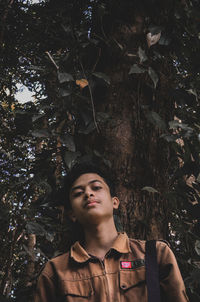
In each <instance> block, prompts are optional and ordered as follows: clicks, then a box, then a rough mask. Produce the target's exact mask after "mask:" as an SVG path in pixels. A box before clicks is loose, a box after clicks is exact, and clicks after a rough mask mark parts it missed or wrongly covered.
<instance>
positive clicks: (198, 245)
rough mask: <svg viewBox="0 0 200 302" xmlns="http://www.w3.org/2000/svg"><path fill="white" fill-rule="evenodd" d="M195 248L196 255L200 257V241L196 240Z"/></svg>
mask: <svg viewBox="0 0 200 302" xmlns="http://www.w3.org/2000/svg"><path fill="white" fill-rule="evenodd" d="M194 248H195V251H196V253H197V254H198V255H199V256H200V240H196V242H195V246H194Z"/></svg>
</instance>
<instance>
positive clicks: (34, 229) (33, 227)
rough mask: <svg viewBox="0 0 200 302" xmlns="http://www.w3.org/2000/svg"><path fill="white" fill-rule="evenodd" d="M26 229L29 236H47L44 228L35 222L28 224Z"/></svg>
mask: <svg viewBox="0 0 200 302" xmlns="http://www.w3.org/2000/svg"><path fill="white" fill-rule="evenodd" d="M25 228H26V230H27V233H28V234H35V235H45V233H46V231H45V229H44V227H43V226H42V225H40V224H39V223H37V222H35V221H29V222H27V224H26V227H25Z"/></svg>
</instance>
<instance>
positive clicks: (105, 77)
mask: <svg viewBox="0 0 200 302" xmlns="http://www.w3.org/2000/svg"><path fill="white" fill-rule="evenodd" d="M93 75H94V76H95V77H97V78H99V79H102V80H104V81H105V82H106V83H107V84H108V85H110V78H109V76H107V75H106V74H105V73H102V72H93Z"/></svg>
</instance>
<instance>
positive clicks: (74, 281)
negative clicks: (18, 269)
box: [34, 233, 188, 302]
mask: <svg viewBox="0 0 200 302" xmlns="http://www.w3.org/2000/svg"><path fill="white" fill-rule="evenodd" d="M156 244H157V245H156V247H157V259H158V263H159V270H160V286H161V294H162V299H161V301H165V302H186V301H188V298H187V296H186V293H185V287H184V284H183V280H182V277H181V274H180V271H179V268H178V266H177V262H176V259H175V256H174V254H173V252H172V251H171V249H170V248H169V247H168V245H167V244H166V243H165V242H162V241H157V243H156ZM144 258H145V241H141V240H134V239H129V238H128V237H127V235H126V234H125V233H120V234H119V236H118V237H117V239H116V241H115V242H114V244H113V247H112V248H111V249H110V250H109V252H108V253H107V254H106V256H105V258H104V261H101V260H99V259H98V258H96V257H93V256H90V255H88V254H87V252H86V251H85V250H84V248H83V247H82V246H81V245H80V244H79V242H76V243H75V244H74V245H73V246H72V247H71V250H70V252H68V253H66V254H63V255H61V256H58V257H56V258H54V259H52V260H50V261H49V262H48V263H47V264H46V266H45V268H44V270H43V271H42V273H41V275H40V277H39V280H38V285H37V290H36V295H35V300H34V301H35V302H57V301H66V302H86V301H90V302H94V301H95V302H111V301H112V302H122V301H123V302H125V301H126V302H129V301H130V302H147V287H146V282H145V262H144Z"/></svg>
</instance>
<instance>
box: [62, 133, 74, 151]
mask: <svg viewBox="0 0 200 302" xmlns="http://www.w3.org/2000/svg"><path fill="white" fill-rule="evenodd" d="M61 142H62V143H63V144H64V145H65V146H66V147H67V149H68V150H69V151H72V152H75V151H76V146H75V142H74V137H73V136H72V135H71V134H68V133H67V134H65V135H63V136H61Z"/></svg>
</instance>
